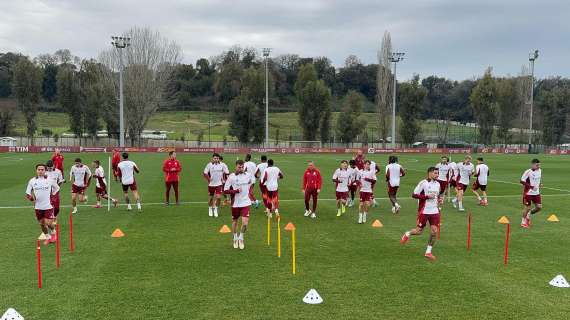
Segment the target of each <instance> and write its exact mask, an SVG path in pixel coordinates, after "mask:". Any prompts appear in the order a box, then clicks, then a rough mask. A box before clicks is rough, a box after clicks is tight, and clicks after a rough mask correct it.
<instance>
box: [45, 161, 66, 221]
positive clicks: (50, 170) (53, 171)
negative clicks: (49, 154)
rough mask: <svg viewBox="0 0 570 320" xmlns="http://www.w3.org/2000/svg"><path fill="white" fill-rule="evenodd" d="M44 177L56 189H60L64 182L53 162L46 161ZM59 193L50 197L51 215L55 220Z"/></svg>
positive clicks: (57, 211)
mask: <svg viewBox="0 0 570 320" xmlns="http://www.w3.org/2000/svg"><path fill="white" fill-rule="evenodd" d="M46 175H47V177H48V179H51V180H52V181H53V182H54V183H55V184H57V186H58V187H60V189H61V185H62V184H63V183H64V182H65V178H64V177H63V173H62V172H61V170H59V169H58V168H56V167H55V164H54V163H53V160H48V161H47V162H46ZM59 203H60V198H59V191H58V192H57V193H56V194H54V195H52V197H51V205H52V206H53V215H54V216H55V219H56V220H57V215H58V214H59Z"/></svg>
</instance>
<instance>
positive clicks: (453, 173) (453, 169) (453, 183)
mask: <svg viewBox="0 0 570 320" xmlns="http://www.w3.org/2000/svg"><path fill="white" fill-rule="evenodd" d="M449 160H450V161H451V162H449V170H450V171H449V173H448V176H449V179H448V180H447V181H448V182H449V183H448V185H447V186H448V187H449V193H450V194H451V189H453V191H454V193H455V195H454V196H453V199H451V202H452V203H454V206H455V203H456V201H457V176H458V175H459V172H458V171H457V163H455V162H454V161H453V160H451V159H449Z"/></svg>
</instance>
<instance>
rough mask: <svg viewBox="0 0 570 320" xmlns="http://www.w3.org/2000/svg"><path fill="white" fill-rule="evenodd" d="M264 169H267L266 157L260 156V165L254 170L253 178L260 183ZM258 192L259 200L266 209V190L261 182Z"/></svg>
mask: <svg viewBox="0 0 570 320" xmlns="http://www.w3.org/2000/svg"><path fill="white" fill-rule="evenodd" d="M265 169H267V156H266V155H262V156H261V163H260V164H258V165H257V168H256V169H255V177H256V178H259V180H260V181H261V178H262V177H263V173H264V172H265ZM259 191H261V199H262V200H263V205H264V206H265V208H266V209H267V207H268V205H267V189H266V188H265V186H264V185H263V183H261V182H260V183H259Z"/></svg>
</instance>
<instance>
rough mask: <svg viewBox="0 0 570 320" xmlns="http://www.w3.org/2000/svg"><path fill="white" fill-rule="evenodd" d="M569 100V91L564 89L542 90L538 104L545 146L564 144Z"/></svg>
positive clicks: (537, 99)
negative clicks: (563, 137)
mask: <svg viewBox="0 0 570 320" xmlns="http://www.w3.org/2000/svg"><path fill="white" fill-rule="evenodd" d="M569 98H570V94H569V90H568V89H567V88H564V87H560V86H556V87H553V88H550V89H543V90H540V92H539V94H538V96H537V98H536V104H537V106H538V108H539V110H540V111H541V113H542V141H543V143H544V144H545V145H548V146H554V145H558V144H560V143H561V142H562V136H563V135H564V132H565V131H566V120H567V114H568V110H570V104H569V102H568V101H569V100H568V99H569Z"/></svg>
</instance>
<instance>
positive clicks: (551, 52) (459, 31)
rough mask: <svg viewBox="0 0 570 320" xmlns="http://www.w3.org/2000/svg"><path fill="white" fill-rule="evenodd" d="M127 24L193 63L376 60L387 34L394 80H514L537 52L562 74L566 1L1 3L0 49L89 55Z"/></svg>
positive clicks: (549, 72) (541, 72)
mask: <svg viewBox="0 0 570 320" xmlns="http://www.w3.org/2000/svg"><path fill="white" fill-rule="evenodd" d="M132 26H145V27H151V28H154V29H157V30H159V31H160V32H161V33H162V34H163V35H164V36H165V37H167V38H169V39H171V40H175V41H176V42H177V43H178V44H179V45H180V46H181V47H182V49H183V53H184V62H185V63H192V64H193V63H194V62H195V61H196V60H197V59H198V58H200V57H210V56H213V55H216V54H219V53H220V52H221V51H223V50H224V49H227V48H229V47H230V46H232V45H234V44H239V45H241V46H253V47H257V48H261V47H271V48H274V52H273V54H275V55H277V54H283V53H297V54H299V55H301V56H327V57H329V58H330V59H331V60H332V61H333V63H334V64H335V65H337V66H340V65H342V64H343V63H344V59H345V58H346V57H347V56H348V55H350V54H355V55H357V56H358V57H360V59H361V60H362V61H363V62H364V63H374V62H376V51H377V50H378V48H379V46H380V40H381V38H382V34H383V32H384V31H385V30H388V31H390V33H391V35H392V43H393V45H394V47H395V49H397V50H401V51H405V52H406V60H405V61H403V62H402V63H401V64H400V65H398V74H399V77H400V78H404V79H407V78H410V77H411V75H412V74H413V73H419V74H420V76H422V77H424V76H427V75H431V74H437V75H441V76H446V77H449V78H452V79H457V80H460V79H466V78H472V77H474V76H479V75H481V74H482V72H483V70H484V69H485V68H486V67H487V66H492V67H493V70H494V73H495V74H498V75H507V74H511V75H514V74H517V73H519V72H520V69H521V66H522V65H523V64H525V63H528V53H529V52H530V51H531V50H533V49H535V48H537V49H540V57H539V59H538V60H537V63H536V74H537V76H538V77H547V76H554V75H560V76H567V77H568V76H570V68H569V67H570V63H569V58H570V1H566V0H558V1H553V0H534V1H528V0H477V1H471V0H469V1H468V0H393V1H384V0H350V1H348V0H347V1H338V0H280V1H270V0H235V1H230V0H160V1H157V0H154V1H152V0H43V1H41V0H0V52H6V51H18V52H22V53H24V54H26V55H31V56H35V55H38V54H41V53H53V52H54V51H55V50H57V49H60V48H68V49H70V50H71V51H72V53H73V54H75V55H78V56H81V57H97V54H98V53H99V52H100V51H102V50H103V49H107V48H109V47H110V41H111V40H110V36H111V35H113V34H120V33H121V32H123V31H126V30H128V29H129V28H130V27H132Z"/></svg>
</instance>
